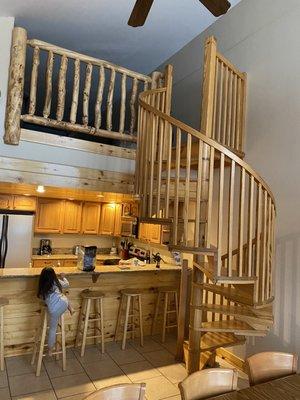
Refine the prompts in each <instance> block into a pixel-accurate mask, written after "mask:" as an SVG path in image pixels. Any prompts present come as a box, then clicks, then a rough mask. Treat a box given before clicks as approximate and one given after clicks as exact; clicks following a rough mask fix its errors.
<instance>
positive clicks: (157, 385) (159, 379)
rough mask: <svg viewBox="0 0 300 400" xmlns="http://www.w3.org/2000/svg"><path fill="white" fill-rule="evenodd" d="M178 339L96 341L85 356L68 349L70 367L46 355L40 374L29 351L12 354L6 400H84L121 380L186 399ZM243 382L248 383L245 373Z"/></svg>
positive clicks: (1, 398) (0, 376)
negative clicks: (176, 355) (101, 343)
mask: <svg viewBox="0 0 300 400" xmlns="http://www.w3.org/2000/svg"><path fill="white" fill-rule="evenodd" d="M175 348H176V340H175V339H174V338H169V339H167V341H166V343H164V344H161V343H159V339H158V338H153V339H152V338H146V339H145V344H144V347H140V346H139V344H138V343H137V342H132V341H129V342H128V345H127V348H126V350H125V351H122V350H121V349H120V344H119V343H114V342H110V343H107V344H106V353H105V354H103V355H102V354H101V353H100V351H99V349H98V348H97V347H95V346H90V347H88V348H87V349H86V353H85V356H84V357H83V358H81V357H80V355H79V352H78V350H75V349H68V353H67V371H62V369H61V362H59V361H58V362H57V361H54V360H52V359H49V358H48V357H46V358H45V359H44V360H43V368H42V372H41V376H40V377H38V378H37V377H36V376H35V373H34V368H33V367H31V365H30V357H29V356H19V357H11V358H7V359H6V370H5V371H4V372H2V373H0V400H58V399H63V400H82V399H84V398H85V397H86V396H87V395H88V394H89V393H92V392H93V391H95V390H97V389H101V388H103V387H105V386H110V385H114V384H117V383H123V382H124V383H131V382H145V383H146V397H147V400H162V399H168V400H180V395H179V390H178V387H177V384H178V382H180V381H181V380H183V379H184V378H185V377H186V371H185V367H184V365H183V364H180V363H175V361H174V353H175ZM240 381H241V382H239V386H240V387H244V386H246V385H247V380H245V377H244V376H241V379H240Z"/></svg>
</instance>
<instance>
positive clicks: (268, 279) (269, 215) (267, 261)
mask: <svg viewBox="0 0 300 400" xmlns="http://www.w3.org/2000/svg"><path fill="white" fill-rule="evenodd" d="M271 206H272V199H271V197H270V196H269V197H268V205H267V207H268V217H267V226H268V231H267V254H266V259H267V260H266V300H268V299H269V296H270V246H271V213H272V210H271Z"/></svg>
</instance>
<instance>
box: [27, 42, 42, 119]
mask: <svg viewBox="0 0 300 400" xmlns="http://www.w3.org/2000/svg"><path fill="white" fill-rule="evenodd" d="M39 65H40V49H39V48H38V47H37V46H36V47H35V48H34V50H33V59H32V71H31V82H30V96H29V112H28V114H29V115H34V113H35V107H36V90H37V81H38V69H39Z"/></svg>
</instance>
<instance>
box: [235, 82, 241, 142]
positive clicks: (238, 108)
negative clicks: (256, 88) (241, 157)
mask: <svg viewBox="0 0 300 400" xmlns="http://www.w3.org/2000/svg"><path fill="white" fill-rule="evenodd" d="M241 87H242V86H241V78H240V77H238V78H237V91H236V104H237V106H236V123H235V135H236V136H235V138H236V150H240V147H241V146H240V135H241Z"/></svg>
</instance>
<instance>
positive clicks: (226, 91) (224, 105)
mask: <svg viewBox="0 0 300 400" xmlns="http://www.w3.org/2000/svg"><path fill="white" fill-rule="evenodd" d="M224 69H225V76H224V88H223V91H224V99H223V112H222V115H223V124H222V128H223V129H222V138H221V143H222V144H226V128H227V109H228V104H227V102H228V75H229V69H228V67H227V65H225V66H224Z"/></svg>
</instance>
